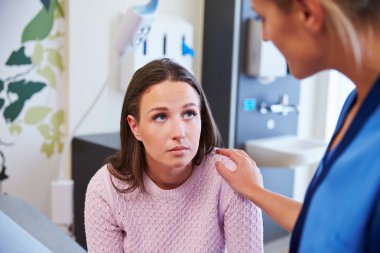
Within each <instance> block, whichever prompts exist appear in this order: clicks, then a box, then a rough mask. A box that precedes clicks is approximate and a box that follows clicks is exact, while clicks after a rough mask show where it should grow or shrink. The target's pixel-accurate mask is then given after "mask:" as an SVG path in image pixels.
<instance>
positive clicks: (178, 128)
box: [171, 119, 185, 139]
mask: <svg viewBox="0 0 380 253" xmlns="http://www.w3.org/2000/svg"><path fill="white" fill-rule="evenodd" d="M171 131H172V138H173V139H183V138H184V137H185V123H184V122H183V121H181V120H179V119H178V120H174V121H173V123H172V129H171Z"/></svg>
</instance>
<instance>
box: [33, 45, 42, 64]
mask: <svg viewBox="0 0 380 253" xmlns="http://www.w3.org/2000/svg"><path fill="white" fill-rule="evenodd" d="M43 53H44V49H43V48H42V46H41V43H36V45H35V46H34V53H33V55H32V62H33V64H35V65H40V64H41V62H42V59H43Z"/></svg>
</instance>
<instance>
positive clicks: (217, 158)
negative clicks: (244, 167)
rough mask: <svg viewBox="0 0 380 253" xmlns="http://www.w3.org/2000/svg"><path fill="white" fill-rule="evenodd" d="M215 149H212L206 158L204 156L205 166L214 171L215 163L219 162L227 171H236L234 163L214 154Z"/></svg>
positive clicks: (227, 158)
mask: <svg viewBox="0 0 380 253" xmlns="http://www.w3.org/2000/svg"><path fill="white" fill-rule="evenodd" d="M216 150H217V148H214V149H213V150H212V151H211V152H210V153H209V154H208V155H207V156H206V159H205V160H206V164H207V166H211V167H213V168H214V169H215V163H216V162H221V163H222V164H223V165H224V166H226V167H227V169H230V170H234V169H236V163H235V162H234V161H232V160H231V158H229V157H227V156H225V155H222V154H218V153H216Z"/></svg>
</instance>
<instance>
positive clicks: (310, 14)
mask: <svg viewBox="0 0 380 253" xmlns="http://www.w3.org/2000/svg"><path fill="white" fill-rule="evenodd" d="M293 2H294V4H295V7H296V9H297V11H298V18H299V19H300V21H301V22H302V23H303V24H304V27H305V28H306V29H308V30H310V31H311V32H313V33H318V32H320V31H321V30H322V28H323V23H324V22H325V13H324V9H323V7H322V5H321V1H320V0H295V1H293Z"/></svg>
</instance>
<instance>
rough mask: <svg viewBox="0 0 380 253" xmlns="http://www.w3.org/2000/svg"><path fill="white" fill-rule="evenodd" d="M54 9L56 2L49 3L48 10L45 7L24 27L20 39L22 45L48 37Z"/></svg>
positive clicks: (54, 0)
mask: <svg viewBox="0 0 380 253" xmlns="http://www.w3.org/2000/svg"><path fill="white" fill-rule="evenodd" d="M56 7H57V2H56V0H52V1H50V5H49V9H48V10H46V9H45V6H44V7H43V8H42V10H41V11H40V12H39V13H38V14H37V15H36V16H35V17H34V18H33V19H32V21H30V22H29V24H28V25H27V26H26V27H25V29H24V31H23V33H22V38H21V42H22V43H25V42H27V41H30V40H43V39H45V38H46V37H47V36H48V35H49V33H50V31H51V29H52V28H53V23H54V10H55V8H56Z"/></svg>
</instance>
